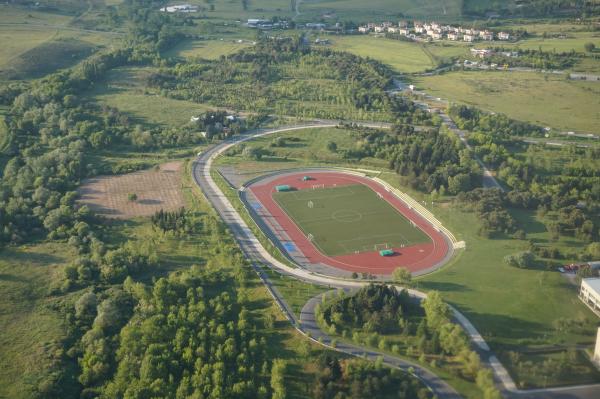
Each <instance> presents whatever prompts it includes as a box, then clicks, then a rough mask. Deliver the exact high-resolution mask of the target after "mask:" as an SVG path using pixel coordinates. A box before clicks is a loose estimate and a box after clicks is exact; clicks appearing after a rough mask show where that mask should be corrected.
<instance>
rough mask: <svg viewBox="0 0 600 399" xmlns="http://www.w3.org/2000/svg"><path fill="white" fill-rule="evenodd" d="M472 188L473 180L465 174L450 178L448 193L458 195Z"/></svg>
mask: <svg viewBox="0 0 600 399" xmlns="http://www.w3.org/2000/svg"><path fill="white" fill-rule="evenodd" d="M470 188H471V178H470V177H469V175H467V174H465V173H460V174H458V175H456V176H452V177H449V178H448V191H449V192H450V194H458V193H462V192H463V191H467V190H469V189H470Z"/></svg>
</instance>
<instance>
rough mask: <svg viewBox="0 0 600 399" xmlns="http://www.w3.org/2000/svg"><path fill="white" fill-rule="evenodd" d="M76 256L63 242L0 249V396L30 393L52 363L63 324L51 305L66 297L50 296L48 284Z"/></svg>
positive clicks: (53, 282) (27, 395) (62, 335)
mask: <svg viewBox="0 0 600 399" xmlns="http://www.w3.org/2000/svg"><path fill="white" fill-rule="evenodd" d="M75 256H76V253H75V251H74V250H73V249H72V248H71V247H69V246H67V245H66V244H61V243H48V244H39V245H31V246H27V247H25V246H23V247H20V248H5V249H2V250H0V292H1V293H2V295H0V331H2V333H1V334H0V397H2V398H15V399H25V398H31V397H33V396H34V391H35V390H36V389H37V385H38V383H39V382H40V381H42V380H43V379H44V376H45V375H46V374H47V373H48V372H49V370H50V368H51V366H52V363H54V362H55V360H53V359H52V357H53V354H54V353H55V352H56V351H57V350H59V349H58V348H59V346H60V344H58V342H59V341H60V340H62V339H64V338H65V336H66V326H65V325H64V319H63V318H62V317H60V315H59V314H58V313H57V312H55V311H54V310H53V309H52V307H53V306H57V305H60V302H61V301H62V300H64V299H63V298H59V297H53V296H50V288H51V287H52V286H55V285H56V283H57V281H59V280H60V277H61V274H60V273H61V272H62V268H63V267H64V265H65V264H66V263H68V262H69V261H71V260H72V259H74V258H75ZM70 371H73V370H70ZM67 375H69V372H67ZM63 384H64V385H63V386H64V387H67V386H68V385H71V384H73V381H72V380H69V379H68V378H67V379H65V380H64V381H63Z"/></svg>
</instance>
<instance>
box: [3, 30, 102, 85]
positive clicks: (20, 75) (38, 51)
mask: <svg viewBox="0 0 600 399" xmlns="http://www.w3.org/2000/svg"><path fill="white" fill-rule="evenodd" d="M95 50H96V48H95V47H94V46H93V45H91V44H89V43H86V42H84V41H81V40H77V39H74V38H64V39H60V40H51V41H48V42H44V43H41V44H40V45H38V46H36V47H34V48H32V49H30V50H27V51H25V52H24V53H21V54H19V55H18V56H16V57H14V58H13V59H12V60H11V61H9V62H8V63H7V64H5V65H4V67H3V69H4V70H3V71H2V73H0V77H1V78H4V79H25V78H38V77H41V76H44V75H46V74H48V73H51V72H54V71H56V70H59V69H62V68H66V67H70V66H72V65H74V64H76V63H77V62H78V61H80V60H82V59H84V58H85V57H87V56H89V55H91V54H92V53H93V52H94V51H95Z"/></svg>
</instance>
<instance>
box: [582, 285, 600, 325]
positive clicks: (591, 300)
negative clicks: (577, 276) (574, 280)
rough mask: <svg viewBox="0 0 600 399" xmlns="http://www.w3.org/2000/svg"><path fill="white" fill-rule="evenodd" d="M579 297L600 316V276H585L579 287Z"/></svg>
mask: <svg viewBox="0 0 600 399" xmlns="http://www.w3.org/2000/svg"><path fill="white" fill-rule="evenodd" d="M579 299H581V301H582V302H583V303H585V304H586V305H587V307H589V308H590V309H591V310H592V311H593V312H594V313H596V315H598V316H600V277H594V278H584V279H582V280H581V287H580V288H579Z"/></svg>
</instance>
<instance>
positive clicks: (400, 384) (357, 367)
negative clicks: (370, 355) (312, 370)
mask: <svg viewBox="0 0 600 399" xmlns="http://www.w3.org/2000/svg"><path fill="white" fill-rule="evenodd" d="M318 370H319V371H318V373H317V374H316V376H315V379H316V381H315V385H314V388H313V394H312V397H313V398H314V399H362V398H380V399H387V398H405V399H408V398H411V399H416V398H418V399H427V398H431V397H432V395H431V392H429V390H428V389H427V388H426V387H424V386H422V385H421V384H420V383H419V382H418V380H416V379H415V378H411V377H410V376H409V375H407V374H405V373H402V372H400V371H398V370H396V369H388V368H385V367H382V366H381V365H380V364H379V363H377V364H373V363H370V362H366V361H364V360H339V359H338V358H337V357H334V356H330V355H324V356H321V357H320V358H319V363H318Z"/></svg>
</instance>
